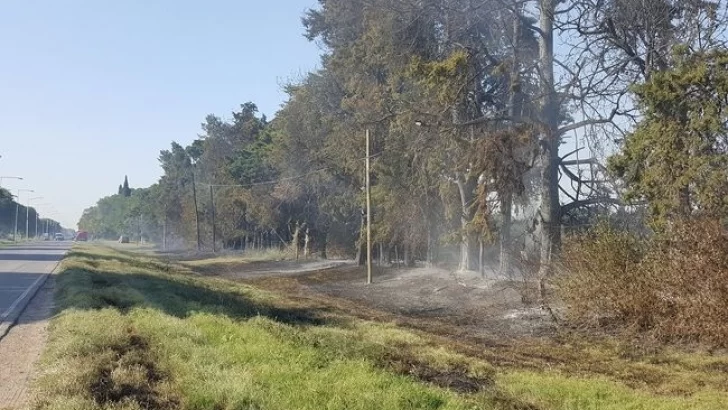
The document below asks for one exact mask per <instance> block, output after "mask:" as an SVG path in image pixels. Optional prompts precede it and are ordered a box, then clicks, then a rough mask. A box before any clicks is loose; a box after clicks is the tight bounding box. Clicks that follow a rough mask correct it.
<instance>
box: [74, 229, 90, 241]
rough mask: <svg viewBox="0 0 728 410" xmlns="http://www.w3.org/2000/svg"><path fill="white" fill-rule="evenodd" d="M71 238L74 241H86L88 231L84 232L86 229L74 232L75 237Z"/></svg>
mask: <svg viewBox="0 0 728 410" xmlns="http://www.w3.org/2000/svg"><path fill="white" fill-rule="evenodd" d="M73 240H74V241H76V242H86V241H88V232H86V231H79V232H78V233H77V234H76V237H75V238H73Z"/></svg>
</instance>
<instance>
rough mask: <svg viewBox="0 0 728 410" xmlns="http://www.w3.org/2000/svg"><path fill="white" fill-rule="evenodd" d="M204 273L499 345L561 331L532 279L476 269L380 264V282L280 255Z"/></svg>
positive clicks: (342, 265)
mask: <svg viewBox="0 0 728 410" xmlns="http://www.w3.org/2000/svg"><path fill="white" fill-rule="evenodd" d="M327 264H328V265H327ZM205 274H208V275H210V274H215V275H221V276H224V277H227V278H231V279H236V280H240V281H244V282H249V283H251V284H255V285H257V286H261V287H264V288H270V289H273V290H277V291H287V292H290V293H292V294H294V295H296V296H302V297H313V298H319V299H320V298H329V299H331V298H333V299H339V300H346V301H349V302H353V305H350V306H352V307H353V309H354V310H355V309H356V306H362V307H367V308H369V309H373V310H376V311H380V312H386V313H388V314H390V315H392V317H394V318H411V319H421V320H425V321H428V322H435V323H440V324H442V325H446V327H449V328H451V329H456V331H457V333H458V334H460V335H462V336H470V337H474V338H478V339H490V340H498V341H499V343H503V342H506V341H507V340H508V339H509V338H523V337H535V338H540V337H544V336H549V335H551V334H552V333H553V331H554V322H553V320H552V317H551V315H550V314H549V313H548V312H547V311H545V310H543V309H541V308H540V307H539V305H538V304H537V303H536V302H535V301H536V299H537V298H536V297H535V295H536V292H535V286H534V285H533V284H531V285H526V284H525V283H524V282H523V281H513V280H498V279H492V278H491V279H488V278H482V277H481V276H480V275H479V274H478V273H477V272H455V271H450V270H446V269H441V268H428V267H424V266H420V267H415V268H410V269H402V268H399V269H398V268H396V267H379V266H375V267H374V269H373V275H372V276H373V281H372V282H373V283H372V284H371V285H367V283H366V270H365V269H364V268H363V267H359V266H356V265H354V264H353V263H352V262H344V261H324V262H322V261H315V262H292V261H276V262H260V263H252V264H240V265H238V266H232V265H229V266H226V267H225V268H224V269H220V268H219V267H218V268H215V267H210V268H208V269H205ZM362 316H371V312H370V313H369V314H367V315H364V314H363V313H362Z"/></svg>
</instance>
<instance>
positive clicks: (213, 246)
mask: <svg viewBox="0 0 728 410" xmlns="http://www.w3.org/2000/svg"><path fill="white" fill-rule="evenodd" d="M214 189H215V187H214V186H213V185H210V205H211V206H212V253H215V251H216V249H215V241H216V240H217V238H216V235H215V194H214V191H213V190H214Z"/></svg>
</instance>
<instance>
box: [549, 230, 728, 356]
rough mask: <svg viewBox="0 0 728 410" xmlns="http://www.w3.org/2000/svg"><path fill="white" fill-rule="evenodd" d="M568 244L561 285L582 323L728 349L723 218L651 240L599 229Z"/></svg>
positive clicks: (727, 253)
mask: <svg viewBox="0 0 728 410" xmlns="http://www.w3.org/2000/svg"><path fill="white" fill-rule="evenodd" d="M565 249H566V252H565V254H564V258H563V260H564V266H565V268H566V272H565V274H564V275H563V277H562V278H561V280H560V282H559V284H560V290H561V296H562V297H563V298H564V299H565V300H566V302H567V303H568V305H569V307H570V312H571V314H572V316H573V318H575V319H576V320H578V321H581V322H591V323H596V324H600V325H605V324H609V323H611V324H614V325H617V326H621V327H627V328H632V329H635V330H637V331H639V332H642V333H646V334H649V335H651V336H654V337H656V338H658V339H659V340H665V341H672V342H683V343H686V342H687V343H693V342H697V343H704V344H707V345H710V346H715V347H728V234H727V233H726V230H725V228H724V227H723V226H722V225H721V224H720V223H719V222H717V221H714V220H692V221H686V222H678V223H675V224H674V225H673V226H672V227H671V229H670V230H669V231H667V232H665V233H664V234H662V235H659V236H657V237H655V238H652V239H650V240H649V241H640V240H639V239H638V238H636V237H633V236H631V235H630V234H628V233H624V232H615V231H614V230H611V229H609V228H606V227H601V228H599V229H597V230H595V231H593V232H591V233H589V234H587V235H585V236H580V237H576V238H572V239H571V240H570V241H569V242H568V243H567V244H566V246H565Z"/></svg>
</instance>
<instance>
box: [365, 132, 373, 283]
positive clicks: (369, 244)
mask: <svg viewBox="0 0 728 410" xmlns="http://www.w3.org/2000/svg"><path fill="white" fill-rule="evenodd" d="M366 134H367V135H366V136H367V159H366V174H367V175H366V190H367V193H366V194H367V284H371V283H372V195H371V186H370V181H369V167H370V164H369V162H370V159H371V158H370V153H369V150H370V148H369V129H367V130H366Z"/></svg>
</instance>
